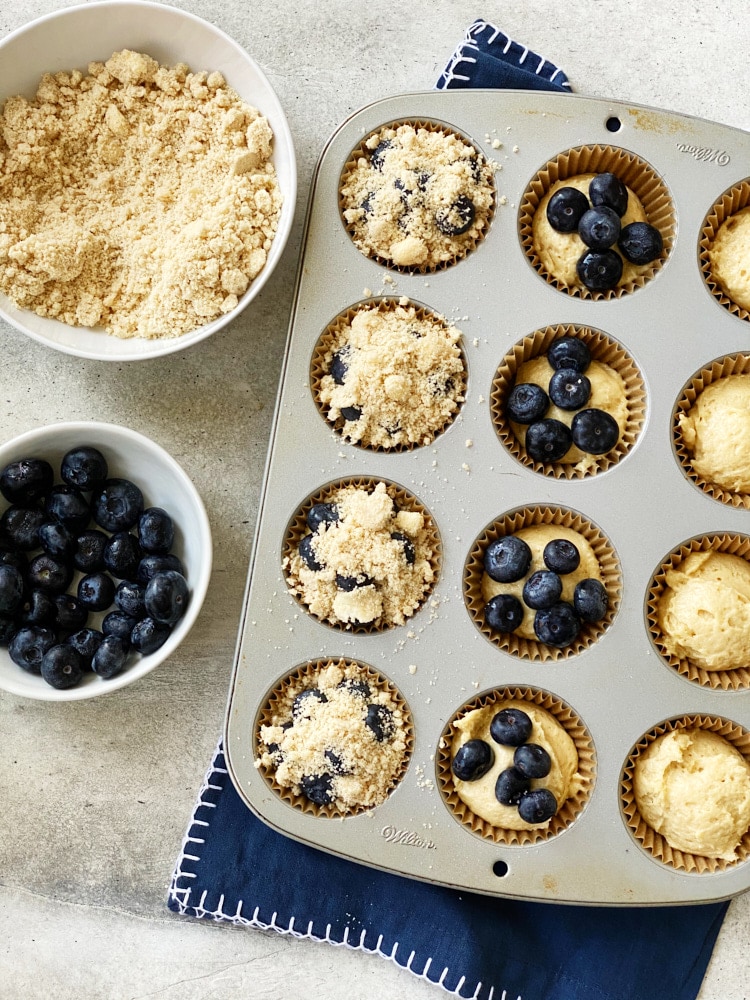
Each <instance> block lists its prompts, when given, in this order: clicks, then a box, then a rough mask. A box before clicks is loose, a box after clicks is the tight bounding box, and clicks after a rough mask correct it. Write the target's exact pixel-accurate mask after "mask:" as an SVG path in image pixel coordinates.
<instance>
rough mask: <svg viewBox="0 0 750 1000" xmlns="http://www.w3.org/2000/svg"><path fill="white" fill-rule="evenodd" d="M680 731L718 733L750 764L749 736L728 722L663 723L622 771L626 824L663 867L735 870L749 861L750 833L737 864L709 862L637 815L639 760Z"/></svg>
mask: <svg viewBox="0 0 750 1000" xmlns="http://www.w3.org/2000/svg"><path fill="white" fill-rule="evenodd" d="M678 729H705V730H708V731H710V732H712V733H717V734H718V735H719V736H722V737H723V738H724V739H725V740H727V741H728V742H729V743H731V744H732V745H733V746H734V747H736V749H737V750H739V752H740V753H741V754H742V756H743V757H745V759H746V760H749V761H750V733H747V732H746V731H745V730H744V729H743V728H742V727H741V726H738V725H736V724H735V723H733V722H730V721H728V720H727V719H722V718H719V717H717V716H710V715H686V716H683V717H682V718H679V719H671V720H668V721H667V722H662V723H661V724H660V725H659V726H656V727H655V728H654V729H652V730H651V732H649V733H646V735H645V736H642V737H641V739H640V740H639V741H638V743H637V744H636V746H635V747H634V748H633V750H632V751H631V753H630V756H629V757H628V760H627V762H626V764H625V767H624V768H623V772H622V777H621V787H620V804H621V807H622V811H623V815H624V818H625V823H626V825H627V827H628V829H629V830H630V832H631V834H632V835H633V837H634V838H635V840H636V841H637V842H638V844H639V845H640V847H642V848H643V850H644V851H645V852H646V853H647V854H650V855H651V856H652V857H653V858H654V859H655V860H657V861H660V862H662V864H665V865H669V866H670V867H672V868H676V869H677V870H679V871H685V872H691V873H695V874H701V875H702V874H715V873H717V872H722V871H726V870H727V869H728V868H734V867H735V866H736V865H738V864H742V863H744V862H745V861H746V860H747V859H748V857H750V830H748V832H747V833H746V834H745V836H744V837H743V838H742V841H741V843H740V845H739V847H738V848H737V855H738V859H737V860H736V861H726V860H724V859H723V858H707V857H705V856H703V855H700V854H690V853H688V852H686V851H680V850H678V849H676V848H674V847H671V846H670V845H669V844H668V843H667V841H666V840H665V839H664V837H663V836H662V835H661V834H660V833H657V832H656V831H655V830H654V829H652V828H651V827H650V826H648V825H647V823H646V822H645V821H644V819H643V818H642V816H641V815H640V813H639V812H638V806H637V804H636V800H635V792H634V790H633V773H634V771H635V765H636V762H637V760H638V757H639V755H640V754H641V753H643V751H644V750H645V749H646V748H647V747H648V746H650V744H651V743H653V741H654V740H656V739H657V738H658V737H659V736H662V735H663V734H664V733H668V732H672V731H673V730H678Z"/></svg>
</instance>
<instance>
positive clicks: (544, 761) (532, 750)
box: [513, 743, 552, 778]
mask: <svg viewBox="0 0 750 1000" xmlns="http://www.w3.org/2000/svg"><path fill="white" fill-rule="evenodd" d="M513 765H514V766H515V767H517V768H518V770H519V771H520V772H521V774H523V775H525V776H526V777H527V778H546V777H547V775H548V774H549V772H550V770H551V768H552V761H551V760H550V755H549V754H548V753H547V751H546V750H545V749H544V747H540V746H539V744H538V743H524V744H523V746H520V747H516V750H515V753H514V754H513Z"/></svg>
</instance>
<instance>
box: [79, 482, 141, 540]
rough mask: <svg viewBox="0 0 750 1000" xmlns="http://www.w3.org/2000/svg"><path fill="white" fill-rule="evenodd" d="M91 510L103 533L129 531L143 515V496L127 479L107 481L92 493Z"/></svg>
mask: <svg viewBox="0 0 750 1000" xmlns="http://www.w3.org/2000/svg"><path fill="white" fill-rule="evenodd" d="M91 509H92V511H93V515H94V520H95V521H96V523H97V524H98V525H99V527H100V528H104V530H105V531H129V530H130V528H134V527H135V525H136V524H137V523H138V518H139V517H140V516H141V514H142V513H143V494H142V493H141V491H140V489H139V488H138V487H137V486H136V485H135V483H132V482H131V481H130V480H129V479H108V480H107V481H106V482H105V484H104V486H102V487H100V488H99V489H98V490H96V491H95V492H94V495H93V497H92V500H91Z"/></svg>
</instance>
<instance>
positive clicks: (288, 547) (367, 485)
mask: <svg viewBox="0 0 750 1000" xmlns="http://www.w3.org/2000/svg"><path fill="white" fill-rule="evenodd" d="M381 482H382V483H384V484H385V486H386V491H387V493H388V495H389V496H390V497H391V500H393V501H394V503H395V504H396V506H397V507H398V509H399V510H403V511H417V512H419V513H420V514H421V515H422V516H423V518H424V528H423V530H424V532H425V539H424V552H423V556H424V558H425V559H426V561H427V563H428V567H429V573H430V575H431V579H425V581H424V590H423V593H422V596H421V599H420V601H419V604H418V606H417V607H416V608H414V610H413V611H411V612H410V613H409V614H407V615H405V617H406V620H407V622H408V621H410V620H411V618H412V617H413V616H414V615H415V614H416V613H417V611H419V610H420V608H421V607H422V606H423V605H424V603H425V601H426V600H427V598H428V597H429V595H430V593H431V592H432V590H433V588H434V587H435V584H436V583H437V580H438V577H439V574H440V565H441V559H442V543H441V541H440V535H439V533H438V529H437V525H436V524H435V521H434V520H433V517H432V515H431V514H430V512H429V511H428V510H427V508H426V507H425V506H424V505H423V504H422V503H421V502H420V501H419V500H418V499H417V497H415V496H414V494H413V493H410V492H409V491H408V490H405V489H404V488H403V487H401V486H398V485H397V484H396V483H393V482H390V481H389V480H386V479H379V478H375V477H367V476H359V477H352V478H347V479H340V480H336V481H335V482H332V483H329V484H328V485H327V486H324V487H322V488H321V489H320V490H319V491H317V492H316V493H314V494H313V495H312V496H310V497H308V498H307V500H305V502H304V503H303V504H302V506H301V507H300V508H299V509H298V510H297V511H296V513H295V514H294V516H293V517H292V519H291V521H290V522H289V525H288V527H287V531H286V534H285V537H284V543H283V546H282V552H281V564H282V567H283V571H284V578H285V580H286V583H287V587H288V590H289V593H290V594H291V595H292V596H293V597H294V598H295V599H296V600H297V602H298V603H299V604H300V606H301V607H302V608H304V610H305V611H306V612H307V613H308V614H309V615H310V616H311V617H312V618H315V619H316V621H319V622H321V624H324V625H328V626H330V627H331V628H334V629H339V630H342V631H346V632H349V633H354V634H374V633H377V632H384V631H387V630H388V629H391V628H397V627H399V625H398V624H397V623H395V622H391V621H387V620H384V619H383V618H382V616H381V618H378V619H375V620H374V621H372V622H368V623H363V622H343V621H329V620H326V619H323V618H321V617H319V616H318V615H316V614H314V613H313V612H312V611H311V610H310V608H309V607H308V605H307V604H306V603H305V602H304V599H303V597H302V594H301V592H300V581H299V579H298V578H295V575H294V574H293V572H290V565H289V563H290V560H291V559H292V557H294V556H295V555H296V553H297V551H298V546H299V543H300V539H301V538H302V537H303V536H304V535H306V534H308V532H309V530H310V529H309V528H308V526H307V520H306V519H307V514H308V511H309V510H310V508H311V507H313V506H314V505H315V504H318V503H328V502H330V500H331V498H332V497H333V496H334V495H335V494H336V493H337V492H338V491H339V490H341V489H344V488H347V487H352V486H353V487H359V488H362V489H365V490H367V491H368V492H370V493H371V492H372V491H373V490H374V489H375V487H376V486H377V485H378V484H379V483H381Z"/></svg>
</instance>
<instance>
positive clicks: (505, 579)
mask: <svg viewBox="0 0 750 1000" xmlns="http://www.w3.org/2000/svg"><path fill="white" fill-rule="evenodd" d="M530 565H531V549H530V548H529V546H528V545H527V544H526V542H525V541H524V540H523V539H522V538H516V536H515V535H503V536H502V537H501V538H496V539H495V540H494V541H493V542H490V544H489V545H488V546H487V548H486V549H485V550H484V571H485V573H486V574H487V576H489V577H490V578H491V579H493V580H496V581H497V582H498V583H513V581H514V580H520V579H521V578H522V577H524V576H526V574H527V573H528V571H529V566H530Z"/></svg>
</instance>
